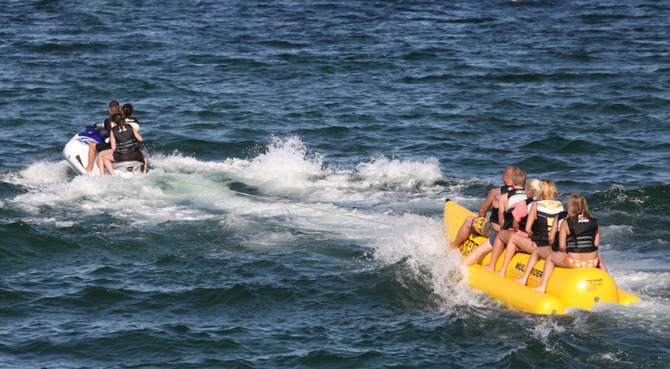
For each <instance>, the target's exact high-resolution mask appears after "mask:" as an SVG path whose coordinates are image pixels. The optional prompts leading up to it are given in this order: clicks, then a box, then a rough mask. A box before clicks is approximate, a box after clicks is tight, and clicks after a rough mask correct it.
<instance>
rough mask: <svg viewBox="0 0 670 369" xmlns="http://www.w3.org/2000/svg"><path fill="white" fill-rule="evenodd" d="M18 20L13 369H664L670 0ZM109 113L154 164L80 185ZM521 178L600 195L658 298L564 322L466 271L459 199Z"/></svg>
mask: <svg viewBox="0 0 670 369" xmlns="http://www.w3.org/2000/svg"><path fill="white" fill-rule="evenodd" d="M0 10H1V11H2V13H3V14H5V21H4V22H2V24H0V35H1V36H2V37H1V38H0V39H1V40H2V42H0V50H2V54H3V61H2V66H3V67H2V68H0V108H1V109H2V111H3V113H4V119H3V122H2V128H3V133H4V134H2V135H1V136H0V137H1V138H0V251H1V253H0V362H1V363H2V364H1V365H0V366H2V367H7V368H27V367H30V368H32V367H48V368H137V367H147V368H221V367H226V368H227V367H232V368H268V367H281V368H285V367H298V368H303V367H314V368H325V367H333V368H356V367H365V368H381V367H393V368H434V367H468V368H470V367H473V366H474V367H483V368H554V367H557V366H560V367H569V368H601V367H605V366H607V367H614V368H649V367H651V368H664V367H667V366H668V364H667V362H668V360H669V359H670V350H669V349H668V347H670V335H669V334H668V332H669V331H670V329H669V328H670V303H669V300H670V284H669V283H668V281H669V280H670V279H669V276H670V267H668V262H670V258H669V257H668V253H667V249H668V246H670V245H669V243H670V234H669V229H670V217H669V216H668V210H670V172H668V170H667V162H668V160H670V144H668V142H670V134H669V133H668V132H669V131H668V129H667V122H668V120H669V118H670V116H669V113H668V112H669V111H670V109H669V108H670V94H668V92H667V91H668V90H669V88H670V67H669V66H668V62H667V60H668V55H669V54H670V42H669V41H668V37H667V35H668V29H669V26H670V21H668V19H670V7H669V6H668V5H667V4H666V3H665V2H662V1H628V2H626V3H625V4H620V3H618V2H614V1H599V2H587V1H562V2H552V1H520V2H517V3H514V2H511V1H497V2H491V1H489V2H476V3H472V2H451V3H450V2H442V1H384V2H375V1H354V0H349V1H342V2H333V1H327V0H326V1H314V2H294V1H272V2H269V1H260V2H241V1H226V2H216V1H199V2H169V1H142V2H133V1H98V0H95V1H89V2H78V1H58V2H55V1H30V2H5V3H2V4H0ZM112 99H116V100H119V101H120V102H121V103H126V102H131V103H132V104H133V105H134V106H135V109H136V112H135V116H136V117H137V119H138V120H139V121H140V123H141V124H142V134H143V136H144V138H145V142H144V144H143V149H144V150H146V151H147V153H148V154H149V158H150V166H151V168H152V170H151V172H150V174H148V175H147V176H134V177H131V178H122V177H114V178H112V177H105V178H102V179H100V178H97V177H84V176H76V175H75V173H74V172H73V171H72V170H71V169H70V168H69V167H68V165H67V163H66V162H65V160H64V158H63V156H62V154H61V151H62V148H63V146H64V145H65V143H67V141H68V140H69V139H70V138H71V137H72V136H73V135H74V134H75V133H76V132H78V131H79V130H80V129H81V128H83V127H84V126H85V125H88V124H91V123H94V122H97V121H101V120H102V119H104V118H105V117H106V115H107V103H108V102H109V101H110V100H112ZM507 165H515V166H520V167H522V168H524V169H525V170H526V171H527V172H528V173H529V176H530V177H537V178H540V179H552V180H554V181H555V182H556V183H557V184H558V188H559V192H560V196H559V197H560V198H561V199H562V200H565V199H566V198H567V196H568V195H569V194H570V193H572V192H579V193H582V194H584V195H585V196H586V198H587V200H588V202H589V206H590V210H591V211H592V213H593V214H594V215H595V216H596V217H597V218H598V220H599V222H600V224H601V234H602V245H601V253H602V255H603V258H604V260H605V261H606V262H607V265H608V268H609V270H610V273H611V274H612V275H613V276H614V279H615V280H616V281H617V283H618V284H619V286H620V287H622V288H624V289H626V290H628V291H631V292H633V293H635V294H636V295H638V296H640V297H641V298H642V302H640V303H638V304H635V305H634V306H630V307H623V306H609V305H603V306H598V307H596V308H595V309H594V310H593V311H588V312H587V311H579V310H576V311H572V314H571V315H569V316H560V317H542V316H535V315H529V314H522V313H518V312H515V311H511V310H509V309H507V308H505V307H504V306H502V305H500V304H499V303H497V302H496V301H493V300H491V299H490V298H488V297H487V296H486V295H482V294H481V293H479V292H476V291H473V290H472V289H471V288H469V287H468V286H467V285H466V284H465V283H463V282H457V281H456V280H455V279H454V278H452V277H453V276H454V275H456V274H458V273H459V272H460V269H459V267H458V262H459V257H458V255H454V254H450V253H449V252H448V251H447V250H446V246H445V245H446V243H447V241H446V239H445V235H444V233H443V231H442V227H443V224H442V209H443V204H444V200H445V199H446V198H450V199H453V200H455V201H457V202H459V203H461V204H463V205H465V206H467V207H469V208H471V209H477V208H478V207H479V204H480V203H481V202H482V201H483V199H484V197H485V196H486V193H487V192H488V190H489V189H490V188H491V187H493V186H496V185H498V184H499V182H500V177H501V172H502V169H503V168H504V167H505V166H507ZM237 192H242V193H245V194H251V195H254V196H256V197H248V196H240V195H239V194H238V193H237Z"/></svg>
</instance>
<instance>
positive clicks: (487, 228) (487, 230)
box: [451, 167, 514, 250]
mask: <svg viewBox="0 0 670 369" xmlns="http://www.w3.org/2000/svg"><path fill="white" fill-rule="evenodd" d="M513 171H514V167H507V168H505V170H504V171H503V183H504V186H501V187H496V188H494V189H492V190H491V191H489V194H488V196H486V200H484V203H483V204H482V206H480V207H479V211H478V213H479V217H473V216H470V217H467V218H465V221H463V225H461V228H460V229H459V230H458V233H457V234H456V237H455V238H454V242H453V243H452V244H451V249H452V250H455V249H458V247H459V246H461V244H462V243H463V242H465V240H467V239H468V237H470V235H471V234H479V235H481V236H483V237H487V238H488V237H491V236H493V234H495V232H498V231H499V230H500V225H499V222H498V215H499V212H498V206H499V201H500V196H501V194H503V193H506V192H507V191H509V190H510V189H511V188H512V172H513ZM489 209H491V216H490V217H489V219H486V212H487V211H488V210H489ZM473 223H474V224H475V227H474V228H473Z"/></svg>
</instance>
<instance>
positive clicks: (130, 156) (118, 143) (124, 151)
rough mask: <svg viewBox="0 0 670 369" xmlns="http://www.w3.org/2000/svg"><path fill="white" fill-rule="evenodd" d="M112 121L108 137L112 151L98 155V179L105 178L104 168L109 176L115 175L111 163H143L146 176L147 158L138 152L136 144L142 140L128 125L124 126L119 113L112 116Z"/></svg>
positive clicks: (138, 148)
mask: <svg viewBox="0 0 670 369" xmlns="http://www.w3.org/2000/svg"><path fill="white" fill-rule="evenodd" d="M112 120H113V121H114V123H116V126H115V127H114V128H112V132H111V134H110V135H109V137H110V141H111V144H112V149H111V150H105V151H103V152H101V153H100V154H99V155H98V167H99V168H100V177H104V176H105V168H107V171H108V172H109V173H110V174H111V175H116V174H115V173H114V167H113V166H112V163H113V162H120V161H133V160H134V161H139V162H144V174H146V173H147V158H146V157H145V156H144V155H143V154H142V151H140V146H139V143H138V141H139V142H142V141H144V139H143V138H142V136H140V134H139V132H137V130H135V129H134V128H133V127H132V126H130V124H126V120H125V119H124V117H123V115H121V114H120V113H116V114H114V115H112ZM103 164H104V165H103Z"/></svg>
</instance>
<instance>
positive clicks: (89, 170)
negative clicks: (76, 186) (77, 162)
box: [84, 167, 93, 173]
mask: <svg viewBox="0 0 670 369" xmlns="http://www.w3.org/2000/svg"><path fill="white" fill-rule="evenodd" d="M84 170H86V171H87V172H89V173H91V172H93V168H91V169H89V168H88V167H86V168H84Z"/></svg>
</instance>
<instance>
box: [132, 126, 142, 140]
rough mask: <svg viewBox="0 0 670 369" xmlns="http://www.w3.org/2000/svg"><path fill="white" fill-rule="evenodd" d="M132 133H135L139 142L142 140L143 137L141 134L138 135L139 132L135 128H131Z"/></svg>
mask: <svg viewBox="0 0 670 369" xmlns="http://www.w3.org/2000/svg"><path fill="white" fill-rule="evenodd" d="M133 134H134V135H135V138H136V139H137V141H140V142H142V141H144V139H142V136H140V133H139V132H137V130H136V129H135V128H133Z"/></svg>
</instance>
